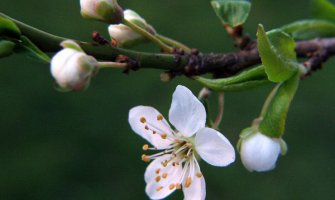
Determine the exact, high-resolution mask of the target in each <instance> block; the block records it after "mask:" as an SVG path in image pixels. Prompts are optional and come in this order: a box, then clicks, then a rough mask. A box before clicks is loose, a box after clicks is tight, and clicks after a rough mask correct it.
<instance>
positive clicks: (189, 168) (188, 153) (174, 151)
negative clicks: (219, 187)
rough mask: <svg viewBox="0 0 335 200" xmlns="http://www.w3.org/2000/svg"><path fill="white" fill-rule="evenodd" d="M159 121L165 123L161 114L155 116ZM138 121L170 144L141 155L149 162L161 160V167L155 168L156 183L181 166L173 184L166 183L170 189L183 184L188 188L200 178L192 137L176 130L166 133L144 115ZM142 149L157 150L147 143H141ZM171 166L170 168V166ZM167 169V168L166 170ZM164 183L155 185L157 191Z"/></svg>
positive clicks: (177, 187)
mask: <svg viewBox="0 0 335 200" xmlns="http://www.w3.org/2000/svg"><path fill="white" fill-rule="evenodd" d="M157 121H158V122H159V123H163V124H165V123H167V122H166V121H165V120H164V118H163V116H162V115H158V116H157ZM140 122H141V123H142V124H143V127H144V129H145V130H147V131H150V132H151V133H152V134H153V135H159V136H160V138H161V139H162V140H168V141H169V142H171V143H170V145H168V146H167V147H166V148H165V149H163V150H161V151H160V152H157V153H154V154H151V155H147V154H143V155H142V160H143V161H144V162H150V161H152V160H155V159H162V158H163V157H164V159H162V160H161V163H160V164H161V167H159V168H157V169H156V174H157V176H156V178H155V181H156V182H157V183H161V181H162V180H164V179H166V178H167V177H169V176H172V175H171V174H169V173H173V171H174V170H177V169H178V168H180V167H181V169H182V170H180V171H179V173H178V176H175V179H176V180H173V182H174V183H173V184H170V185H168V187H169V189H170V190H173V189H180V188H181V185H182V184H183V186H184V187H186V188H188V187H190V186H191V184H192V182H193V180H194V179H195V178H201V177H202V174H201V172H200V171H199V169H200V167H199V164H198V161H197V159H196V155H195V154H196V152H195V148H194V141H193V138H186V137H185V136H183V134H181V133H180V132H178V131H172V133H171V134H166V133H165V132H164V131H163V130H162V129H161V128H160V125H161V124H159V123H158V124H152V123H150V122H148V121H147V120H146V118H145V117H141V118H140ZM143 150H144V151H158V149H157V147H151V146H149V145H148V144H145V145H143ZM171 167H172V168H171ZM168 169H169V170H168ZM163 187H164V185H160V186H159V187H157V192H159V191H161V190H162V189H163Z"/></svg>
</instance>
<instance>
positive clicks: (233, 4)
mask: <svg viewBox="0 0 335 200" xmlns="http://www.w3.org/2000/svg"><path fill="white" fill-rule="evenodd" d="M211 4H212V7H213V9H214V11H215V13H216V15H217V16H218V17H219V19H220V20H221V22H222V23H223V24H229V25H230V26H231V27H236V26H238V25H242V24H243V23H244V22H245V21H246V20H247V18H248V16H249V12H250V8H251V3H250V2H249V1H246V0H212V1H211Z"/></svg>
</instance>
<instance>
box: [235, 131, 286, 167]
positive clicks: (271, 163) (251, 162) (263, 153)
mask: <svg viewBox="0 0 335 200" xmlns="http://www.w3.org/2000/svg"><path fill="white" fill-rule="evenodd" d="M280 151H281V149H280V140H279V139H274V138H270V137H268V136H265V135H263V134H261V133H256V134H255V135H252V136H250V137H247V138H246V139H244V140H243V141H242V143H241V152H240V153H241V159H242V163H243V165H244V166H245V167H246V168H247V169H248V170H249V171H254V170H255V171H257V172H263V171H269V170H272V169H273V168H274V167H275V166H276V161H277V159H278V156H279V154H280Z"/></svg>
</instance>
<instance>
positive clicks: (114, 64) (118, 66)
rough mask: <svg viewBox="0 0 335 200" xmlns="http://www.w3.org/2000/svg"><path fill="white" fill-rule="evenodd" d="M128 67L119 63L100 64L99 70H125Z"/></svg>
mask: <svg viewBox="0 0 335 200" xmlns="http://www.w3.org/2000/svg"><path fill="white" fill-rule="evenodd" d="M127 66H128V64H127V63H118V62H99V63H98V67H99V68H119V69H124V68H126V67H127Z"/></svg>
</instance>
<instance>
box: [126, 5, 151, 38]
mask: <svg viewBox="0 0 335 200" xmlns="http://www.w3.org/2000/svg"><path fill="white" fill-rule="evenodd" d="M123 14H124V18H125V19H126V20H127V21H130V22H132V23H134V24H136V25H137V26H139V27H141V28H143V29H145V30H146V31H148V32H150V33H152V34H156V30H155V29H154V28H153V27H152V26H151V25H150V24H148V23H147V21H145V19H144V18H143V17H141V16H140V15H139V14H137V13H136V12H135V11H133V10H130V9H127V10H125V11H124V12H123Z"/></svg>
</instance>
